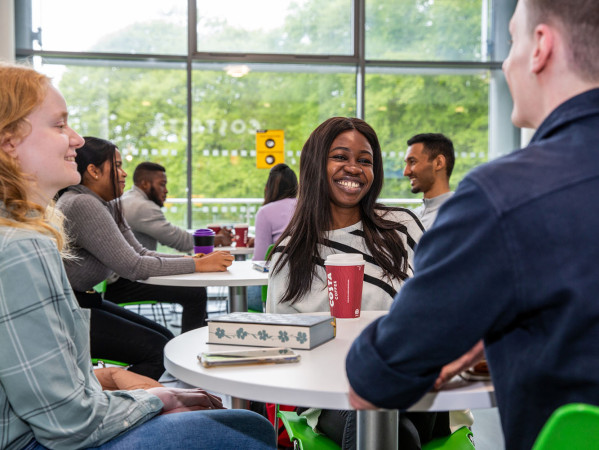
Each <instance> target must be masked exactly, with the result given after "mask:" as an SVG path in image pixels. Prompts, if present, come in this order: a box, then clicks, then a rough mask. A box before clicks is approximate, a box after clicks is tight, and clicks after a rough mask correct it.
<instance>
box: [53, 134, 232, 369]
mask: <svg viewBox="0 0 599 450" xmlns="http://www.w3.org/2000/svg"><path fill="white" fill-rule="evenodd" d="M75 161H76V163H77V170H78V172H79V173H80V175H81V183H80V184H78V185H76V186H71V187H69V188H68V189H66V190H65V191H64V192H63V193H62V195H61V196H60V198H59V199H58V202H57V204H56V205H57V207H58V208H59V209H60V210H61V211H62V212H63V214H64V215H65V216H66V218H67V222H66V230H67V234H68V235H69V237H70V238H71V241H72V242H71V243H72V252H73V255H74V258H71V259H66V260H65V267H66V271H67V275H68V277H69V281H70V283H71V285H72V286H73V289H74V290H75V295H76V297H77V300H78V301H79V304H80V305H81V306H83V307H90V308H91V353H92V356H93V357H95V358H107V359H113V360H118V361H123V362H126V363H132V364H133V367H132V370H134V371H136V372H137V373H140V374H142V375H146V376H149V377H151V378H156V377H160V376H161V375H162V373H163V372H164V367H163V362H162V349H163V347H164V341H165V339H166V340H168V339H170V338H172V333H171V332H170V331H169V330H167V329H166V328H165V327H163V326H161V325H159V324H157V323H155V322H153V321H151V320H148V319H145V318H144V317H143V316H141V315H139V314H135V313H134V312H131V311H128V310H126V309H125V308H122V307H120V306H118V305H116V304H115V303H117V302H131V301H140V300H155V301H159V302H167V303H179V304H181V305H182V306H183V315H182V331H183V332H185V331H188V330H191V329H194V328H198V327H201V326H204V325H205V319H206V290H205V289H201V288H190V287H179V286H177V287H173V286H154V285H148V284H144V283H140V282H138V281H136V280H142V279H145V278H148V277H151V276H156V275H174V274H180V273H193V272H209V271H224V270H226V269H227V267H228V266H230V265H231V263H232V261H233V256H231V255H230V254H229V253H227V252H222V251H217V252H213V253H211V254H209V255H206V256H204V257H202V258H192V257H186V256H179V255H172V254H162V253H156V252H152V251H149V250H147V249H145V248H143V247H142V245H141V244H140V243H139V242H137V240H136V239H135V237H134V236H133V233H132V232H131V229H130V228H129V226H128V225H127V222H126V220H125V219H124V217H123V215H122V209H121V205H120V202H119V200H118V199H119V197H120V196H121V195H122V193H123V188H124V185H125V177H126V176H127V174H126V173H125V171H124V170H123V169H122V167H121V165H122V162H121V156H120V152H119V151H118V149H117V148H116V146H115V145H114V144H112V143H111V142H109V141H106V140H104V139H99V138H94V137H86V138H85V143H84V145H83V146H82V147H81V148H80V149H79V150H78V151H77V156H76V158H75ZM113 273H115V274H116V275H118V276H119V278H118V279H117V280H116V281H115V282H114V283H109V284H108V285H107V287H106V292H105V294H104V299H102V297H101V296H100V295H99V294H95V293H93V291H92V289H93V287H94V286H95V285H96V284H98V283H100V282H101V281H102V280H105V279H107V278H108V277H110V276H111V275H112V274H113ZM106 300H109V301H106ZM112 302H115V303H112ZM144 355H145V356H144ZM142 357H143V358H144V360H145V361H146V363H145V364H144V365H143V367H140V363H139V359H140V358H142ZM149 360H151V362H152V364H151V365H150V364H149V363H148V361H149ZM136 362H137V363H136Z"/></svg>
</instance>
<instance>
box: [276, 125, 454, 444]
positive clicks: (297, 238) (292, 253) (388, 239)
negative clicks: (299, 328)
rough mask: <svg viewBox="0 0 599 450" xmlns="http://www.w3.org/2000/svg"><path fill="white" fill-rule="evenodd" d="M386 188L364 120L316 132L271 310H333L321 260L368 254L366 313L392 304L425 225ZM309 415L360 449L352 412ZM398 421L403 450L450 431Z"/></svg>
mask: <svg viewBox="0 0 599 450" xmlns="http://www.w3.org/2000/svg"><path fill="white" fill-rule="evenodd" d="M382 186H383V161H382V155H381V148H380V145H379V142H378V138H377V136H376V133H375V131H374V130H373V129H372V128H371V127H370V126H369V125H368V124H367V123H366V122H364V121H363V120H360V119H354V118H344V117H333V118H331V119H328V120H326V121H325V122H323V123H322V124H321V125H319V126H318V127H317V128H316V129H315V130H314V131H313V132H312V134H311V135H310V137H309V138H308V140H307V141H306V143H305V144H304V147H303V149H302V154H301V159H300V183H299V195H298V202H297V208H296V210H295V213H294V215H293V217H292V219H291V222H290V223H289V226H288V227H287V228H286V229H285V231H284V232H283V234H282V235H281V237H280V239H279V240H278V241H277V243H276V249H275V251H274V252H273V253H272V258H271V259H272V263H271V276H270V279H269V284H268V298H267V305H266V309H267V311H268V312H274V313H298V312H315V311H329V299H328V296H327V290H326V272H325V268H324V265H323V263H324V259H326V257H327V256H328V255H330V254H334V253H360V254H362V255H363V257H364V259H365V261H366V264H365V269H364V288H363V295H362V309H363V310H388V309H389V308H390V307H391V303H392V302H393V297H394V296H395V294H396V292H397V291H398V290H399V289H400V288H401V286H402V284H403V282H404V280H406V279H407V278H408V277H410V276H412V257H413V254H414V247H415V245H416V243H417V242H418V240H419V238H420V236H421V235H422V233H423V227H422V225H421V224H420V222H419V221H418V219H417V218H416V216H415V215H414V213H412V212H411V211H410V210H408V209H404V208H390V207H386V206H383V205H381V204H379V203H377V202H376V200H377V198H378V195H379V193H380V192H381V189H382ZM306 412H307V414H308V417H309V422H310V423H312V424H313V423H314V422H315V421H316V417H315V416H318V415H319V414H320V415H319V417H318V419H317V420H318V429H319V431H321V432H323V433H324V434H326V435H327V436H329V437H330V438H331V439H333V440H334V441H336V442H337V443H338V444H339V445H342V447H343V448H344V449H348V448H355V446H356V425H355V421H356V415H355V412H354V411H328V410H324V411H322V412H321V411H319V410H309V411H306ZM400 416H401V417H400V429H399V433H400V443H401V445H402V448H410V449H411V448H420V445H421V444H422V443H425V442H427V441H429V440H430V439H432V438H433V437H436V436H440V435H447V434H449V422H448V418H447V414H440V415H437V414H436V413H402V414H401V415H400ZM438 416H439V420H437V417H438ZM414 430H417V433H415V432H413V431H414Z"/></svg>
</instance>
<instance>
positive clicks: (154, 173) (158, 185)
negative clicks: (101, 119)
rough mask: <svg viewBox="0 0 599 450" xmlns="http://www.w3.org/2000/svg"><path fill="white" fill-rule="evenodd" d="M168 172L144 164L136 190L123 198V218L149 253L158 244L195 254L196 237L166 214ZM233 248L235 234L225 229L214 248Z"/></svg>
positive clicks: (139, 168) (135, 178)
mask: <svg viewBox="0 0 599 450" xmlns="http://www.w3.org/2000/svg"><path fill="white" fill-rule="evenodd" d="M166 184H167V178H166V169H165V168H164V167H163V166H161V165H160V164H156V163H153V162H147V161H146V162H142V163H140V164H138V165H137V167H136V168H135V171H134V172H133V186H132V187H131V189H129V190H128V191H126V192H125V193H124V194H123V196H122V197H121V205H122V207H123V215H124V217H125V220H126V221H127V223H128V224H129V226H130V227H131V231H133V234H134V235H135V238H136V239H137V240H138V241H139V243H140V244H141V245H143V246H144V247H145V248H147V249H148V250H156V247H157V243H160V244H162V245H166V246H167V247H171V248H174V249H175V250H178V251H180V252H185V253H191V252H192V251H193V235H192V234H191V233H189V232H188V231H187V230H184V229H183V228H179V227H177V226H175V225H173V224H172V223H170V222H169V221H168V220H166V217H165V216H164V213H163V212H162V209H161V208H162V207H163V206H164V202H165V201H166V194H168V189H167V188H166ZM228 245H231V230H229V229H225V228H223V229H222V230H220V231H219V232H218V234H217V235H216V236H215V237H214V246H215V247H222V246H228Z"/></svg>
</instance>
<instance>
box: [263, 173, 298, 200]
mask: <svg viewBox="0 0 599 450" xmlns="http://www.w3.org/2000/svg"><path fill="white" fill-rule="evenodd" d="M296 196H297V176H296V175H295V172H294V171H293V170H291V168H290V167H289V166H288V165H287V164H277V165H276V166H273V167H272V168H271V169H270V173H269V174H268V180H266V187H265V188H264V205H266V204H268V203H272V202H276V201H277V200H283V199H284V198H295V197H296Z"/></svg>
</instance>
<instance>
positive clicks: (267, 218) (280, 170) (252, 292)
mask: <svg viewBox="0 0 599 450" xmlns="http://www.w3.org/2000/svg"><path fill="white" fill-rule="evenodd" d="M296 197H297V176H296V175H295V172H294V171H293V170H292V169H291V168H290V167H289V166H288V165H287V164H277V165H276V166H273V167H272V168H271V169H270V172H269V174H268V180H266V185H265V186H264V203H263V204H262V207H261V208H260V209H259V210H258V212H257V213H256V222H255V229H256V233H255V234H256V235H255V237H254V238H253V240H252V241H250V246H252V245H253V246H254V256H253V258H252V259H253V260H254V261H263V260H265V259H266V251H267V250H268V247H269V246H270V245H271V244H274V243H275V242H276V241H277V239H279V237H280V236H281V234H282V233H283V230H284V229H285V227H287V224H289V221H290V220H291V217H292V216H293V212H294V211H295V205H296V204H297V199H296ZM247 293H248V307H249V308H250V309H251V310H254V311H262V309H263V305H262V287H260V286H249V287H248V290H247Z"/></svg>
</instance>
